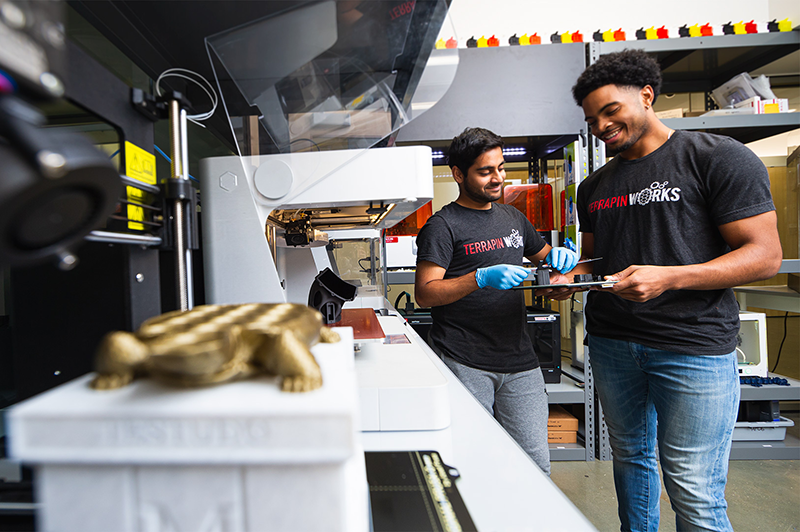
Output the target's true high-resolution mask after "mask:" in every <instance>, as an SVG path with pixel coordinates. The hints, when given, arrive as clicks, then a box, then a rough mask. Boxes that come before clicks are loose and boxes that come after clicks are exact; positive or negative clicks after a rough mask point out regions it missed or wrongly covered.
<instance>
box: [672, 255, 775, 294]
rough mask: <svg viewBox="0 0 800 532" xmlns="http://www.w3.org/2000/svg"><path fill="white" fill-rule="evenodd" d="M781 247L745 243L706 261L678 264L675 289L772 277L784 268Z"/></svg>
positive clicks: (731, 284)
mask: <svg viewBox="0 0 800 532" xmlns="http://www.w3.org/2000/svg"><path fill="white" fill-rule="evenodd" d="M781 259H782V254H781V250H780V248H769V249H765V248H763V247H760V246H757V245H745V246H743V247H741V248H739V249H736V250H733V251H731V252H729V253H726V254H725V255H722V256H721V257H718V258H716V259H714V260H711V261H709V262H705V263H703V264H695V265H690V266H678V267H676V269H675V271H674V272H673V278H674V280H673V284H674V288H673V289H675V290H719V289H722V288H731V287H734V286H739V285H743V284H747V283H752V282H755V281H761V280H764V279H769V278H770V277H773V276H775V275H776V274H777V273H778V270H779V269H780V267H781Z"/></svg>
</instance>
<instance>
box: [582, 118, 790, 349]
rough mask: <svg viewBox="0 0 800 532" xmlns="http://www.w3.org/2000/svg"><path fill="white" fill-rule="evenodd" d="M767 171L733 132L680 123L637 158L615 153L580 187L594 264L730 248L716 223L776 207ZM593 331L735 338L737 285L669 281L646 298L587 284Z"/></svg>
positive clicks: (719, 343) (657, 342)
mask: <svg viewBox="0 0 800 532" xmlns="http://www.w3.org/2000/svg"><path fill="white" fill-rule="evenodd" d="M774 209H775V207H774V205H773V204H772V196H771V195H770V189H769V175H768V174H767V170H766V168H764V165H763V164H762V163H761V161H760V160H759V159H758V157H756V155H755V154H754V153H753V152H752V151H750V150H749V149H748V148H747V147H745V146H744V145H742V144H740V143H739V142H736V141H735V140H733V139H731V138H729V137H723V136H719V135H711V134H707V133H697V132H689V131H676V132H675V133H674V134H673V135H672V137H671V138H670V139H669V140H668V141H667V142H666V143H665V144H663V145H662V146H661V147H659V148H658V149H657V150H656V151H654V152H652V153H650V154H648V155H646V156H645V157H642V158H640V159H634V160H625V159H622V158H621V157H619V156H617V157H615V158H614V159H612V160H611V161H609V162H608V163H607V164H606V165H605V166H603V167H602V168H600V169H599V170H598V171H596V172H594V173H593V174H592V175H591V176H589V177H588V178H587V179H586V181H584V182H583V183H581V185H580V187H579V188H578V216H579V220H580V228H581V231H582V232H584V233H593V235H594V256H595V257H602V260H600V261H598V262H596V263H595V264H594V273H595V274H600V275H611V274H613V273H617V272H620V271H622V270H624V269H625V268H627V267H628V266H631V265H633V264H639V265H657V266H676V265H689V264H700V263H704V262H708V261H710V260H712V259H715V258H717V257H720V256H721V255H723V254H725V253H728V252H729V251H730V248H729V247H728V245H727V244H726V243H725V241H724V240H723V238H722V235H721V234H720V232H719V229H718V226H720V225H722V224H726V223H729V222H733V221H736V220H741V219H743V218H748V217H751V216H756V215H758V214H762V213H764V212H768V211H771V210H774ZM586 330H587V331H588V332H589V333H590V334H593V335H597V336H603V337H607V338H614V339H620V340H627V341H631V342H636V343H640V344H643V345H647V346H651V347H655V348H658V349H665V350H669V351H676V352H679V353H687V354H696V355H721V354H725V353H730V352H731V351H733V349H734V348H735V347H736V334H737V332H738V330H739V308H738V306H737V304H736V299H735V297H734V294H733V290H731V289H724V290H674V291H667V292H664V293H663V294H661V295H660V296H659V297H657V298H655V299H652V300H650V301H647V302H644V303H635V302H632V301H626V300H624V299H622V298H620V297H618V296H616V295H613V294H610V293H601V292H591V293H590V294H589V296H588V303H587V306H586Z"/></svg>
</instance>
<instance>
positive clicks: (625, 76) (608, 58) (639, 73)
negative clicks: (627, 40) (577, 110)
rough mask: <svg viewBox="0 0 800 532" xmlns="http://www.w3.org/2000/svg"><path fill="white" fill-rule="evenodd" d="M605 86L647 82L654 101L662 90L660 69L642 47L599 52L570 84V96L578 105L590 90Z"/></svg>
mask: <svg viewBox="0 0 800 532" xmlns="http://www.w3.org/2000/svg"><path fill="white" fill-rule="evenodd" d="M605 85H617V86H620V87H636V88H637V89H641V88H642V87H645V86H646V85H650V86H651V87H652V88H653V93H654V94H655V96H654V97H653V103H655V101H656V99H657V98H658V95H659V93H660V92H661V68H660V67H659V66H658V62H657V61H656V60H655V59H653V58H652V57H650V56H649V55H647V54H646V53H645V52H644V51H643V50H631V49H625V50H623V51H621V52H615V53H613V54H606V55H602V56H600V59H598V60H597V62H596V63H594V64H593V65H590V66H589V68H587V69H586V70H584V71H583V74H581V75H580V76H579V77H578V81H577V82H576V83H575V86H574V87H572V97H573V98H575V103H577V104H578V107H580V106H581V104H582V103H583V99H584V98H586V97H587V96H588V95H589V93H591V92H593V91H595V90H597V89H599V88H600V87H604V86H605Z"/></svg>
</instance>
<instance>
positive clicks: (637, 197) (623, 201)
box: [589, 181, 681, 213]
mask: <svg viewBox="0 0 800 532" xmlns="http://www.w3.org/2000/svg"><path fill="white" fill-rule="evenodd" d="M667 185H669V181H664V182H663V183H659V182H658V181H653V182H652V183H651V184H650V186H649V187H645V188H643V189H642V190H640V191H639V192H633V193H631V194H625V195H622V196H614V197H611V198H605V199H600V200H597V201H593V202H592V203H590V204H589V212H590V213H592V212H595V211H601V210H604V209H613V208H616V207H633V206H635V205H640V206H645V205H649V204H651V203H661V202H673V201H680V199H681V189H680V188H678V187H669V186H667Z"/></svg>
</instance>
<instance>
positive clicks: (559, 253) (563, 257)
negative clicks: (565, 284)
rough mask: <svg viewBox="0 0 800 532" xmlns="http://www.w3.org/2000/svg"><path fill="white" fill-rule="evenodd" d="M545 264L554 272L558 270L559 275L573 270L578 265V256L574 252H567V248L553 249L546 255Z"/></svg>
mask: <svg viewBox="0 0 800 532" xmlns="http://www.w3.org/2000/svg"><path fill="white" fill-rule="evenodd" d="M545 262H547V264H549V265H550V266H552V268H553V269H554V270H558V271H559V272H561V273H567V272H568V271H570V270H571V269H572V268H574V267H575V265H576V264H578V254H577V253H575V252H574V251H570V250H568V249H567V248H553V249H551V250H550V253H548V254H547V258H546V259H545ZM551 284H556V283H551ZM558 284H562V283H558Z"/></svg>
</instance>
